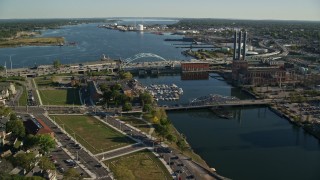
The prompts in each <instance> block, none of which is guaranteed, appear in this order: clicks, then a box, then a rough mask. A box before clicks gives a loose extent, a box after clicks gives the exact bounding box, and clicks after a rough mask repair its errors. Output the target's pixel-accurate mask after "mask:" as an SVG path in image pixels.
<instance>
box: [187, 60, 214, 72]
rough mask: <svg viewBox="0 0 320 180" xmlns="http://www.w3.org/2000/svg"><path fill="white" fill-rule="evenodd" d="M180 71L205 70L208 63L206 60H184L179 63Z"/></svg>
mask: <svg viewBox="0 0 320 180" xmlns="http://www.w3.org/2000/svg"><path fill="white" fill-rule="evenodd" d="M181 70H182V72H207V71H209V63H207V62H186V63H181Z"/></svg>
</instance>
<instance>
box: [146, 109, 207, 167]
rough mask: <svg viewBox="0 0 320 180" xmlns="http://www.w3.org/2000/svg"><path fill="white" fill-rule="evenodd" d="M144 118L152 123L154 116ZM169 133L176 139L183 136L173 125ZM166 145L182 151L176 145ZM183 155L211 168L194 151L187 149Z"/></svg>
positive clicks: (158, 136)
mask: <svg viewBox="0 0 320 180" xmlns="http://www.w3.org/2000/svg"><path fill="white" fill-rule="evenodd" d="M143 118H144V119H146V120H148V121H149V122H152V115H150V114H144V115H143ZM169 131H170V132H171V133H172V134H174V135H175V136H176V137H180V136H181V135H180V133H179V132H178V130H177V129H176V128H175V127H174V126H173V124H170V127H169ZM153 136H155V137H156V138H157V139H161V136H160V135H159V134H157V133H154V134H153ZM166 144H167V145H169V146H170V147H171V148H173V149H176V150H178V151H181V150H180V149H179V147H178V146H177V144H176V143H170V142H167V143H166ZM181 153H182V154H184V155H185V156H187V157H190V158H192V160H193V161H195V162H197V163H199V164H201V165H202V166H204V167H208V168H209V166H208V165H207V163H206V162H205V161H204V160H203V159H202V158H201V157H200V156H199V155H198V154H196V153H195V152H194V151H193V150H191V149H186V150H184V151H181Z"/></svg>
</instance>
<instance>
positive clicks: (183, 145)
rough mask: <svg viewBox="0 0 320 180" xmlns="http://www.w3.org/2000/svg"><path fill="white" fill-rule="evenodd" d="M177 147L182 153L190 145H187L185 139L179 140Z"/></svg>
mask: <svg viewBox="0 0 320 180" xmlns="http://www.w3.org/2000/svg"><path fill="white" fill-rule="evenodd" d="M177 146H178V147H179V149H180V150H181V151H185V150H187V148H188V144H187V143H186V141H185V140H184V139H179V140H178V142H177Z"/></svg>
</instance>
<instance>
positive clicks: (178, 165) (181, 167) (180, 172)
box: [158, 152, 192, 179]
mask: <svg viewBox="0 0 320 180" xmlns="http://www.w3.org/2000/svg"><path fill="white" fill-rule="evenodd" d="M158 153H159V152H158ZM159 155H160V157H162V158H163V159H164V160H165V162H166V163H167V164H168V165H169V166H170V168H171V169H172V171H173V172H174V173H175V175H176V176H177V177H180V178H182V179H186V178H187V177H188V176H190V175H192V173H191V172H190V171H189V169H188V167H187V166H185V164H184V163H183V162H182V161H181V160H180V159H179V157H178V156H176V155H175V154H172V153H159Z"/></svg>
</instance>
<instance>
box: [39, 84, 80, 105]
mask: <svg viewBox="0 0 320 180" xmlns="http://www.w3.org/2000/svg"><path fill="white" fill-rule="evenodd" d="M39 93H40V96H41V100H42V103H43V105H72V104H74V105H81V103H80V99H79V93H78V90H77V89H75V88H69V89H55V90H39Z"/></svg>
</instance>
